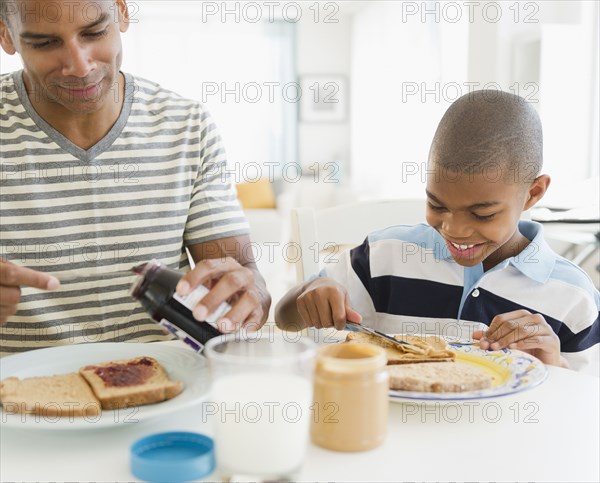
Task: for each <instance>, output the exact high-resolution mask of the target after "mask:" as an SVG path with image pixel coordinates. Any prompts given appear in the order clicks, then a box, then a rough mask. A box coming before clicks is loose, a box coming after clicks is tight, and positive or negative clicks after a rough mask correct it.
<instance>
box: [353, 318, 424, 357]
mask: <svg viewBox="0 0 600 483" xmlns="http://www.w3.org/2000/svg"><path fill="white" fill-rule="evenodd" d="M346 328H347V329H348V330H350V331H352V332H365V333H367V334H371V335H373V336H375V337H379V338H383V339H385V340H387V341H388V342H391V343H392V344H394V345H397V346H400V347H410V348H411V349H412V350H413V351H415V352H417V353H419V354H423V353H425V351H424V350H423V349H421V348H420V347H416V346H414V345H412V344H411V343H409V342H406V341H404V340H398V339H395V338H394V337H392V336H390V335H387V334H384V333H383V332H379V331H378V330H375V329H371V328H370V327H365V326H364V325H362V324H357V323H356V322H349V321H346Z"/></svg>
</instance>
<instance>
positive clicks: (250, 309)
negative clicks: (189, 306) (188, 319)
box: [177, 257, 268, 332]
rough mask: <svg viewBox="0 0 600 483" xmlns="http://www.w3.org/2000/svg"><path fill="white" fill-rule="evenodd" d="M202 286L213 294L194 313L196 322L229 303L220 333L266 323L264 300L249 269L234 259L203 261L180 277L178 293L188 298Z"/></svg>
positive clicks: (256, 328) (202, 301)
mask: <svg viewBox="0 0 600 483" xmlns="http://www.w3.org/2000/svg"><path fill="white" fill-rule="evenodd" d="M200 284H203V285H205V286H206V287H208V288H209V289H210V292H209V293H208V294H206V296H205V297H204V298H203V299H202V300H201V301H200V303H199V304H198V305H196V307H195V308H194V310H193V312H192V313H193V314H194V317H195V318H196V319H197V320H202V321H203V320H206V317H208V315H210V314H211V313H213V312H214V311H215V310H216V309H217V307H218V306H219V305H220V304H221V303H222V302H225V301H229V303H230V305H231V306H232V308H231V310H230V311H229V312H227V313H226V314H225V317H224V318H222V319H221V320H219V321H217V326H218V328H219V330H220V331H221V332H233V331H236V330H238V329H240V328H241V327H245V328H247V329H250V330H258V329H259V328H260V327H262V325H263V324H264V322H265V320H266V317H267V314H266V313H265V308H264V305H263V297H262V296H261V293H260V291H259V290H258V288H257V284H256V279H255V276H254V272H253V271H252V270H251V269H250V268H246V267H243V266H242V265H240V263H239V262H237V261H236V260H234V259H233V258H231V257H226V258H219V259H209V260H202V261H200V262H198V263H197V264H196V266H195V267H194V269H193V270H192V271H191V272H189V273H187V274H185V275H184V276H183V277H182V278H181V280H180V281H179V284H178V285H177V293H178V294H179V295H187V294H188V293H190V292H191V291H192V290H193V289H194V288H195V287H197V286H198V285H200ZM267 310H268V309H267Z"/></svg>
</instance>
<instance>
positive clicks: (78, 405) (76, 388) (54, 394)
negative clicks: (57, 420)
mask: <svg viewBox="0 0 600 483" xmlns="http://www.w3.org/2000/svg"><path fill="white" fill-rule="evenodd" d="M0 402H2V406H3V411H4V412H5V413H7V414H16V413H32V414H41V415H43V416H68V417H81V416H98V415H99V414H100V401H98V399H97V398H96V397H95V396H94V393H93V392H92V390H91V389H90V387H89V386H88V384H87V383H86V382H85V380H84V379H83V377H81V376H80V375H79V374H77V373H71V374H62V375H59V376H40V377H29V378H26V379H22V380H21V379H19V378H17V377H8V378H6V379H4V380H2V381H0Z"/></svg>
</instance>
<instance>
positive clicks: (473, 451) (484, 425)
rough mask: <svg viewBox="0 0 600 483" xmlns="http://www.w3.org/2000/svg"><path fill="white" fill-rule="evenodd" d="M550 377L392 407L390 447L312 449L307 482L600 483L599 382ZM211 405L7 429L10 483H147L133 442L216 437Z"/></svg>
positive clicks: (565, 373) (2, 445)
mask: <svg viewBox="0 0 600 483" xmlns="http://www.w3.org/2000/svg"><path fill="white" fill-rule="evenodd" d="M548 369H549V376H548V379H547V380H546V381H545V382H544V383H542V384H541V385H539V386H537V387H535V388H532V389H529V390H527V391H523V392H520V393H516V394H512V395H508V396H503V397H498V398H491V399H483V400H473V401H461V402H448V403H443V404H442V403H427V404H425V403H421V402H406V403H397V402H391V403H390V417H389V428H388V436H387V439H386V441H385V443H384V444H383V445H382V446H380V447H379V448H377V449H375V450H371V451H367V452H361V453H339V452H333V451H328V450H324V449H322V448H319V447H317V446H315V445H312V444H310V445H309V447H308V450H307V454H306V459H305V463H304V466H303V469H302V472H301V474H300V475H299V477H298V480H300V481H553V482H560V481H565V482H567V481H568V482H573V481H581V482H587V481H596V482H597V481H600V470H599V457H598V454H599V452H600V444H599V439H600V438H599V428H600V422H599V416H598V414H599V410H598V409H599V379H598V378H596V377H593V376H586V375H582V374H578V373H575V372H573V371H570V370H567V369H560V368H556V367H549V368H548ZM206 404H207V403H206V402H203V403H199V404H197V405H195V406H193V407H190V408H186V409H182V410H181V411H179V412H176V413H173V414H170V415H168V416H163V417H160V418H157V419H152V420H149V421H143V422H136V420H135V415H128V414H127V412H124V413H122V414H121V417H123V424H120V425H119V426H116V427H109V428H103V429H89V430H77V431H75V430H62V431H61V430H36V429H23V428H20V427H16V428H9V427H6V426H5V425H0V457H1V462H2V464H1V465H0V480H1V481H78V482H85V481H115V482H123V481H137V480H136V479H135V477H134V476H133V475H132V474H131V472H130V470H129V446H130V445H131V444H132V442H133V441H135V440H136V439H138V438H140V437H142V436H145V435H149V434H153V433H157V432H163V431H180V430H181V431H196V432H200V433H204V434H208V435H210V434H211V432H212V430H211V419H210V418H211V416H209V415H208V411H207V410H206V409H207V407H206ZM125 411H126V410H125ZM128 416H130V417H128ZM264 458H265V465H268V459H269V455H268V454H265V455H264ZM217 478H218V475H216V474H213V475H211V476H209V477H207V478H206V480H207V481H214V480H215V479H217Z"/></svg>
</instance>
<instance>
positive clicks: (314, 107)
mask: <svg viewBox="0 0 600 483" xmlns="http://www.w3.org/2000/svg"><path fill="white" fill-rule="evenodd" d="M300 88H301V93H302V96H301V98H300V110H299V111H300V121H302V122H309V123H319V122H321V123H340V122H345V121H346V120H347V119H348V97H349V96H348V81H347V79H346V77H345V76H343V75H339V74H331V75H327V74H319V75H307V76H303V77H301V78H300Z"/></svg>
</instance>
